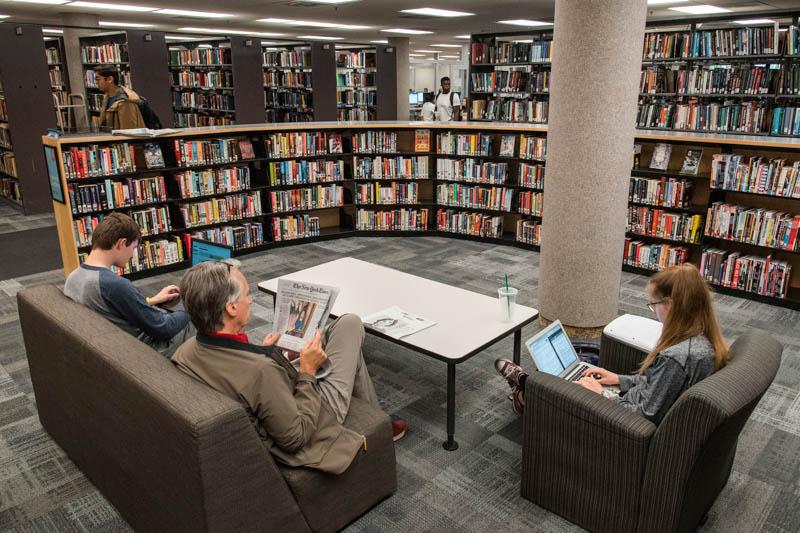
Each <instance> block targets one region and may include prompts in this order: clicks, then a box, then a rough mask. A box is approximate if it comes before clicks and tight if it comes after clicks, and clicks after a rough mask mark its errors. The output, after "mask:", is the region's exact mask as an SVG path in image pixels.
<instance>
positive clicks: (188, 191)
mask: <svg viewBox="0 0 800 533" xmlns="http://www.w3.org/2000/svg"><path fill="white" fill-rule="evenodd" d="M175 181H176V182H177V184H178V190H179V191H180V194H181V198H196V197H198V196H210V195H212V194H223V193H230V192H236V191H243V190H245V189H249V188H250V167H247V166H242V167H234V168H214V169H204V170H187V171H186V172H178V173H177V174H175Z"/></svg>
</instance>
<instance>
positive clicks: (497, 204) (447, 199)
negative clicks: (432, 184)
mask: <svg viewBox="0 0 800 533" xmlns="http://www.w3.org/2000/svg"><path fill="white" fill-rule="evenodd" d="M513 196H514V191H513V189H506V188H505V187H472V186H468V185H462V184H460V183H447V184H445V183H440V184H439V185H437V187H436V201H437V202H438V203H439V204H440V205H448V206H453V207H468V208H472V209H490V210H494V211H508V212H511V200H512V198H513Z"/></svg>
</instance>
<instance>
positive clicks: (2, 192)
mask: <svg viewBox="0 0 800 533" xmlns="http://www.w3.org/2000/svg"><path fill="white" fill-rule="evenodd" d="M0 196H3V197H5V198H8V199H9V200H14V201H15V202H22V189H21V188H20V186H19V181H17V180H14V179H10V178H6V177H4V176H0Z"/></svg>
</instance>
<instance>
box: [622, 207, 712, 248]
mask: <svg viewBox="0 0 800 533" xmlns="http://www.w3.org/2000/svg"><path fill="white" fill-rule="evenodd" d="M627 227H628V231H629V232H631V233H634V234H636V235H644V236H648V237H658V238H661V239H669V240H673V241H681V242H687V243H698V242H700V237H701V236H702V235H703V216H702V215H689V214H684V213H670V212H668V211H664V210H663V209H659V208H652V207H639V206H628V226H627Z"/></svg>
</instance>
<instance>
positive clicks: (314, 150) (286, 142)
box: [266, 132, 340, 158]
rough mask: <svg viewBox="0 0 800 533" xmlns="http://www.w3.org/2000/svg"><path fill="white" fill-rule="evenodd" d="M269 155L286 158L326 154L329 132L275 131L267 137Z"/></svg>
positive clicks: (327, 151)
mask: <svg viewBox="0 0 800 533" xmlns="http://www.w3.org/2000/svg"><path fill="white" fill-rule="evenodd" d="M266 147H267V155H268V156H269V157H276V158H285V157H297V156H314V155H326V154H328V153H340V152H329V135H328V133H327V132H299V133H273V134H271V135H270V136H269V137H267V143H266Z"/></svg>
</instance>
